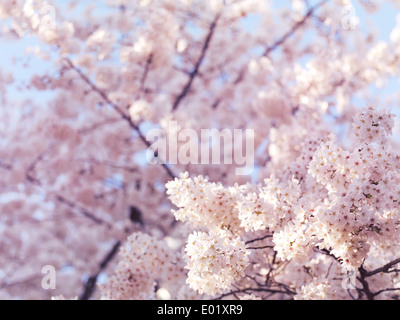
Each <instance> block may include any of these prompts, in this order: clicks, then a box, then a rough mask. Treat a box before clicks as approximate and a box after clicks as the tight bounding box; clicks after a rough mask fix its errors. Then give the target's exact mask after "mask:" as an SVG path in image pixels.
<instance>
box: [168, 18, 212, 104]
mask: <svg viewBox="0 0 400 320" xmlns="http://www.w3.org/2000/svg"><path fill="white" fill-rule="evenodd" d="M218 19H219V14H218V15H217V16H216V17H215V19H214V21H213V22H212V23H211V25H210V28H209V30H208V34H207V37H206V39H205V41H204V44H203V47H202V49H201V53H200V56H199V58H198V59H197V62H196V64H195V66H194V69H193V71H192V72H191V73H190V76H189V80H188V82H187V83H186V85H185V86H184V87H183V90H182V92H181V93H180V94H179V95H178V96H177V97H176V99H175V102H174V104H173V106H172V110H173V111H174V110H176V109H177V108H178V106H179V104H180V103H181V101H182V99H183V98H184V97H185V96H186V95H187V94H188V92H189V90H190V88H191V86H192V84H193V81H194V79H195V78H196V76H197V75H198V74H199V69H200V66H201V64H202V63H203V60H204V58H205V56H206V52H207V50H208V47H209V45H210V42H211V39H212V36H213V34H214V31H215V28H216V27H217V22H218Z"/></svg>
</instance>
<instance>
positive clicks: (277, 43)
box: [263, 0, 329, 57]
mask: <svg viewBox="0 0 400 320" xmlns="http://www.w3.org/2000/svg"><path fill="white" fill-rule="evenodd" d="M328 1H329V0H324V1H321V2H320V3H318V4H316V5H315V6H314V7H311V8H310V9H309V10H308V11H307V13H306V14H305V16H304V17H303V19H301V20H300V21H298V22H297V23H295V24H294V25H293V27H292V28H291V29H290V30H289V31H288V32H286V33H285V34H284V35H283V36H282V37H281V38H279V39H278V40H276V41H275V42H274V43H273V44H272V45H270V46H269V47H268V48H267V49H266V50H265V51H264V53H263V56H264V57H266V56H268V55H269V54H270V53H271V52H272V51H274V50H275V49H277V48H278V47H279V46H280V45H282V44H283V43H284V42H285V41H286V40H287V39H289V38H290V37H291V36H293V35H294V34H295V32H296V31H297V30H298V29H299V28H300V27H301V26H302V25H303V24H304V23H305V22H306V21H307V20H308V18H309V17H311V15H312V14H313V13H314V11H316V10H317V9H318V8H319V7H321V6H323V5H324V4H325V3H326V2H328Z"/></svg>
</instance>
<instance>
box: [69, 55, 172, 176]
mask: <svg viewBox="0 0 400 320" xmlns="http://www.w3.org/2000/svg"><path fill="white" fill-rule="evenodd" d="M64 60H65V61H66V62H67V64H68V66H69V67H70V68H71V69H73V70H74V71H76V72H77V73H78V75H79V76H80V77H81V79H82V80H83V81H84V82H86V84H87V85H88V86H89V87H90V88H91V89H92V90H93V91H94V92H96V93H97V94H98V95H100V97H101V98H102V99H103V100H104V101H105V102H106V103H107V104H108V105H109V106H111V107H112V108H113V109H114V110H115V111H116V112H117V113H118V114H119V115H120V117H121V118H122V119H123V120H125V121H126V122H127V123H128V125H129V126H130V127H131V128H132V129H133V130H135V131H136V133H137V134H138V136H139V139H140V140H141V141H142V142H143V143H144V144H145V145H146V146H147V147H148V148H150V147H151V143H150V142H149V141H147V140H146V137H145V136H144V135H143V133H142V132H141V131H140V128H139V127H138V126H137V125H136V124H135V123H134V122H133V121H132V119H131V118H130V116H129V115H127V114H125V112H124V111H123V110H122V109H121V108H120V107H119V106H118V105H116V104H115V103H114V102H112V101H111V100H110V99H109V98H108V96H107V94H106V93H105V92H104V91H102V90H101V89H100V88H98V87H97V86H96V85H95V84H94V83H93V82H92V81H91V80H90V79H89V78H88V77H87V76H86V75H85V74H84V73H83V72H82V71H81V70H80V69H79V68H78V67H76V66H75V65H74V64H73V63H72V61H71V60H70V59H68V58H64ZM154 156H155V157H156V154H154ZM161 166H163V168H164V169H165V171H166V172H167V174H168V175H169V176H170V177H171V178H175V177H176V176H175V174H174V173H173V172H172V171H171V169H170V168H169V167H168V165H167V164H165V163H161Z"/></svg>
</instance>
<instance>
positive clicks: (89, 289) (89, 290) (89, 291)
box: [79, 241, 121, 300]
mask: <svg viewBox="0 0 400 320" xmlns="http://www.w3.org/2000/svg"><path fill="white" fill-rule="evenodd" d="M120 245H121V241H117V242H116V243H115V244H114V245H113V246H112V248H111V250H110V251H109V252H108V253H107V255H106V256H105V257H104V259H103V261H101V262H100V264H99V271H98V272H97V273H95V274H93V275H91V276H90V277H89V279H88V280H87V281H86V285H85V288H84V290H83V292H82V294H81V295H80V297H79V300H89V299H90V297H91V296H92V295H93V293H94V291H95V289H96V283H97V278H98V276H99V274H100V273H101V272H103V271H104V269H105V268H106V267H107V265H108V264H109V263H110V262H111V260H112V259H113V258H114V257H115V255H116V254H117V252H118V249H119V247H120Z"/></svg>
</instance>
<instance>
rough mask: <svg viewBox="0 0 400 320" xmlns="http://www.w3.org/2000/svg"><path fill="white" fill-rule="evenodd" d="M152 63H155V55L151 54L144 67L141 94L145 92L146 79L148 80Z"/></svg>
mask: <svg viewBox="0 0 400 320" xmlns="http://www.w3.org/2000/svg"><path fill="white" fill-rule="evenodd" d="M152 61H153V54H152V53H151V54H150V55H149V57H148V58H147V60H146V65H145V67H144V71H143V75H142V79H141V80H140V91H139V92H140V93H142V92H144V86H145V83H146V79H147V76H148V74H149V71H150V65H151V63H152Z"/></svg>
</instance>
